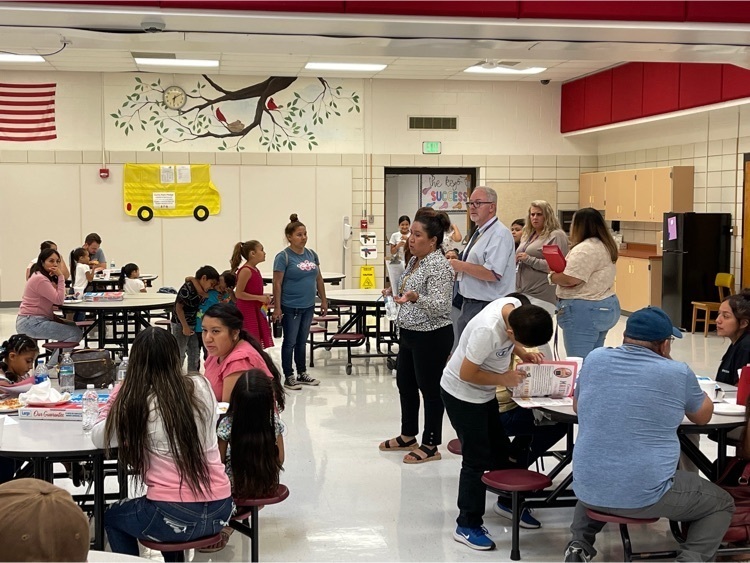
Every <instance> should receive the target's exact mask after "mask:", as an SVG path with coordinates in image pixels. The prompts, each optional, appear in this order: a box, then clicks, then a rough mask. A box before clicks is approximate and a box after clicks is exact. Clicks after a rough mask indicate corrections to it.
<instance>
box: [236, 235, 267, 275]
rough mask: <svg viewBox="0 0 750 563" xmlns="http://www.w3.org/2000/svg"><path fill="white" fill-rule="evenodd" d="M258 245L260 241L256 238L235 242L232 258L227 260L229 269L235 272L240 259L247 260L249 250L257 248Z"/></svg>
mask: <svg viewBox="0 0 750 563" xmlns="http://www.w3.org/2000/svg"><path fill="white" fill-rule="evenodd" d="M259 246H260V243H259V242H258V241H257V240H249V241H247V242H238V243H237V244H235V245H234V251H233V252H232V258H231V259H230V260H229V269H230V270H232V271H233V272H236V271H237V268H239V267H240V263H241V262H242V260H243V259H244V260H247V259H248V257H249V256H250V252H251V251H253V250H257V249H258V247H259Z"/></svg>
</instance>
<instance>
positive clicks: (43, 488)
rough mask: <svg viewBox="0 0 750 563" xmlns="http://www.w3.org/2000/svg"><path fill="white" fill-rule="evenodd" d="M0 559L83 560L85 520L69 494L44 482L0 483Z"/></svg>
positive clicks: (86, 536)
mask: <svg viewBox="0 0 750 563" xmlns="http://www.w3.org/2000/svg"><path fill="white" fill-rule="evenodd" d="M0 507H2V510H0V546H2V555H0V561H86V558H87V556H88V553H89V520H88V518H87V517H86V515H85V514H84V513H83V512H82V511H81V509H80V508H79V507H78V505H76V503H75V502H73V497H71V496H70V493H68V492H67V491H65V490H63V489H61V488H60V487H56V486H55V485H52V484H50V483H47V482H46V481H40V480H38V479H16V480H14V481H8V482H7V483H4V484H3V485H0Z"/></svg>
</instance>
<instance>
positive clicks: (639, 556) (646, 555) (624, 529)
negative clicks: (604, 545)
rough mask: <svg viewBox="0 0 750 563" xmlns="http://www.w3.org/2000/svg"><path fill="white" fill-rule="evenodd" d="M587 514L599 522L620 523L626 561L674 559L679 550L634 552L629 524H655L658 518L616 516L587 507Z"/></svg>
mask: <svg viewBox="0 0 750 563" xmlns="http://www.w3.org/2000/svg"><path fill="white" fill-rule="evenodd" d="M586 516H588V517H589V518H591V519H592V520H596V521H597V522H611V523H612V524H619V525H620V537H621V538H622V549H623V551H624V557H625V559H624V560H625V561H648V560H650V559H674V558H675V557H677V552H676V551H674V550H672V551H642V552H639V553H633V546H632V544H631V542H630V534H629V533H628V524H653V523H654V522H658V521H659V519H658V518H626V517H625V516H615V515H614V514H605V513H604V512H597V511H595V510H591V509H590V508H588V509H586Z"/></svg>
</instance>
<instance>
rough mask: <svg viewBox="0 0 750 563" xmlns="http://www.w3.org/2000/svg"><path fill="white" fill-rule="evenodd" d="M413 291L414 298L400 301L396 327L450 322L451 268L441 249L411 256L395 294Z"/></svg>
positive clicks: (433, 327)
mask: <svg viewBox="0 0 750 563" xmlns="http://www.w3.org/2000/svg"><path fill="white" fill-rule="evenodd" d="M407 291H416V292H417V293H418V294H419V298H418V299H417V300H416V302H414V303H412V302H407V303H404V304H403V305H401V307H400V309H399V313H398V319H397V320H396V324H397V325H398V327H399V328H402V329H406V330H414V331H419V332H429V331H431V330H437V329H439V328H442V327H444V326H447V325H449V324H451V300H452V298H453V268H451V267H450V265H449V264H448V260H446V259H445V256H443V253H442V252H440V250H435V251H433V252H431V253H430V254H428V255H427V256H425V257H424V258H422V260H421V261H420V262H419V264H417V258H416V256H415V257H412V259H411V260H410V261H409V264H408V265H407V266H406V270H404V273H403V274H402V276H401V278H400V279H399V281H398V284H397V285H396V287H394V288H393V293H394V294H403V293H406V292H407Z"/></svg>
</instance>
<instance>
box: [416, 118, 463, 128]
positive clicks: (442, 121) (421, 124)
mask: <svg viewBox="0 0 750 563" xmlns="http://www.w3.org/2000/svg"><path fill="white" fill-rule="evenodd" d="M409 129H452V130H455V129H458V118H457V117H410V118H409Z"/></svg>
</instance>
